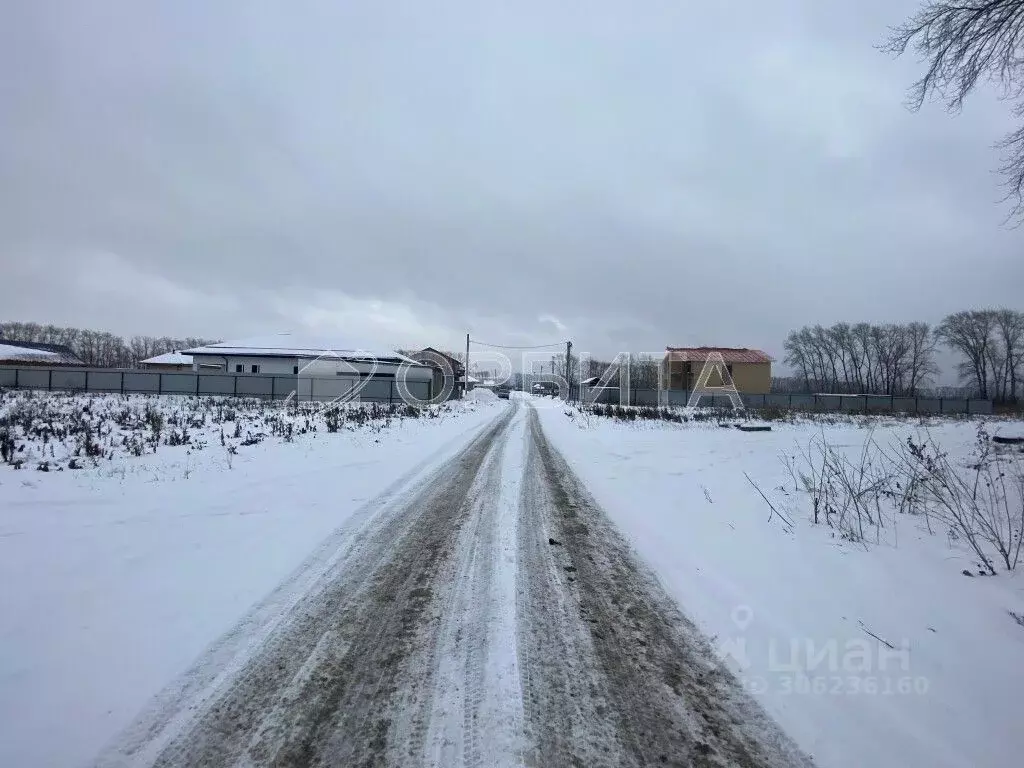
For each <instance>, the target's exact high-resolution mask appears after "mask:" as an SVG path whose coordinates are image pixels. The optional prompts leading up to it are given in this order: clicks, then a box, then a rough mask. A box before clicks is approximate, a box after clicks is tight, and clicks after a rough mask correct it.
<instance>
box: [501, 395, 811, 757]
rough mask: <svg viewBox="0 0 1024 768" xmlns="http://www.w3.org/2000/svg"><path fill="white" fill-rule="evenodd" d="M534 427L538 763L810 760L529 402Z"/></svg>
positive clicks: (528, 532)
mask: <svg viewBox="0 0 1024 768" xmlns="http://www.w3.org/2000/svg"><path fill="white" fill-rule="evenodd" d="M530 435H531V441H530V447H529V457H528V460H527V461H528V463H527V467H528V469H527V473H528V475H529V480H528V481H527V482H525V483H524V496H523V505H522V512H521V520H520V532H521V538H520V541H521V546H522V549H523V553H524V559H525V558H527V557H528V558H529V559H530V560H531V562H530V564H529V567H527V568H521V569H520V578H521V581H522V583H523V585H522V587H521V593H522V594H523V595H524V597H523V602H522V605H523V609H522V610H523V613H524V614H525V615H526V616H527V617H529V618H528V619H527V620H526V621H524V622H523V624H522V625H521V626H520V664H521V667H522V668H523V669H524V670H525V671H526V672H525V674H524V683H523V688H524V695H525V696H526V702H525V707H526V716H527V727H528V730H529V733H530V736H531V742H532V744H533V749H532V750H531V751H530V753H529V754H528V755H527V762H528V764H530V765H537V766H548V765H559V766H561V765H586V766H591V765H608V766H637V767H639V766H648V765H676V766H745V767H748V768H762V767H765V766H768V767H772V768H775V767H781V766H810V765H812V763H811V761H810V759H809V758H807V757H806V756H804V755H803V754H801V753H800V751H799V749H798V748H797V747H796V746H795V744H794V743H793V742H792V740H791V739H789V737H787V736H786V735H785V734H784V733H783V732H782V731H781V729H780V728H779V727H778V726H777V725H776V724H775V723H774V722H773V721H772V720H771V719H770V718H769V717H768V716H767V715H766V714H765V713H764V711H763V710H762V709H761V708H760V707H759V706H758V704H757V703H756V702H755V701H754V700H753V699H752V698H751V697H750V695H749V694H748V693H747V692H745V691H744V690H743V689H742V688H741V686H740V685H739V683H738V682H737V681H736V680H735V678H733V677H732V676H731V675H730V674H729V673H728V672H727V671H726V670H725V668H724V667H723V666H722V665H721V664H720V663H719V661H718V659H717V658H716V657H715V654H714V651H713V650H712V648H711V646H710V644H709V642H708V641H707V639H706V638H704V637H703V636H702V635H701V634H700V632H699V630H698V629H697V628H696V626H694V625H693V623H692V622H690V621H689V620H688V619H686V618H685V617H684V616H683V615H682V613H681V612H680V611H679V609H678V607H677V606H676V605H675V603H674V602H673V601H672V599H671V598H670V597H669V596H668V595H667V594H666V593H665V592H664V590H663V589H662V588H661V586H660V585H659V584H658V582H657V579H656V578H655V576H654V575H653V573H651V572H650V571H649V570H647V569H646V568H645V567H644V566H643V565H642V564H641V563H640V561H639V559H638V558H637V556H636V554H635V553H634V552H633V551H632V549H631V548H630V546H629V545H628V544H627V543H626V541H625V540H624V539H623V538H622V536H621V535H620V534H619V533H618V531H617V530H616V528H615V527H614V525H613V524H612V523H611V521H610V520H609V519H608V517H607V516H606V515H605V514H604V512H603V511H602V510H601V509H600V507H599V506H598V505H597V504H596V502H594V500H593V498H592V497H591V496H590V494H589V493H587V491H586V489H585V488H584V487H583V485H582V483H581V482H580V480H579V479H578V478H577V477H576V475H575V474H574V473H573V472H572V470H571V468H570V467H569V466H568V464H567V463H566V462H565V460H564V459H563V458H562V457H561V455H560V454H558V452H557V451H555V450H554V449H553V448H552V447H551V446H550V445H549V444H548V442H547V440H546V439H545V438H544V435H543V432H542V431H541V428H540V423H539V420H538V418H537V415H536V411H535V410H534V409H533V408H531V409H530ZM637 513H638V514H643V510H642V509H638V510H637ZM548 537H551V538H552V539H554V540H555V541H557V542H558V543H557V544H554V545H552V544H549V542H548ZM545 603H547V605H545ZM552 654H558V656H555V657H552ZM563 655H564V657H562V656H563ZM581 694H582V696H581ZM581 698H583V699H584V700H583V701H581Z"/></svg>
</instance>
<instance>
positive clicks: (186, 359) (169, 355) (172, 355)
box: [141, 352, 192, 365]
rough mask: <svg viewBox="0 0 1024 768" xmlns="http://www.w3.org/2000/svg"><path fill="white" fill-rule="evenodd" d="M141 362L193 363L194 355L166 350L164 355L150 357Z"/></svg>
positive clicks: (151, 363)
mask: <svg viewBox="0 0 1024 768" xmlns="http://www.w3.org/2000/svg"><path fill="white" fill-rule="evenodd" d="M141 362H143V363H145V364H147V365H192V356H191V355H185V354H182V353H181V352H164V353H163V354H162V355H157V356H156V357H150V358H147V359H145V360H142V361H141Z"/></svg>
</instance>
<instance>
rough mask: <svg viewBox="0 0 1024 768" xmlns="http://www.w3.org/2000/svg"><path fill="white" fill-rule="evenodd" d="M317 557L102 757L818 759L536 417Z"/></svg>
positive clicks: (125, 761)
mask: <svg viewBox="0 0 1024 768" xmlns="http://www.w3.org/2000/svg"><path fill="white" fill-rule="evenodd" d="M371 506H372V505H371ZM641 512H642V511H641ZM549 539H554V540H556V541H557V543H555V544H552V543H549ZM332 546H334V547H336V551H335V550H331V547H332ZM324 547H326V549H324ZM311 563H312V565H311V567H310V571H311V572H310V573H303V574H299V575H297V576H296V577H295V578H296V579H298V580H299V582H296V584H298V583H300V582H301V584H302V585H303V587H304V589H305V592H304V593H303V594H299V596H298V597H296V596H295V595H296V594H297V592H296V590H297V586H296V584H292V585H291V586H287V588H286V587H285V586H283V587H282V590H284V591H283V592H282V593H281V595H279V596H278V598H277V599H276V601H275V600H271V601H270V602H269V603H268V604H267V605H264V606H262V607H260V608H259V609H258V610H257V611H256V612H254V614H253V616H252V617H249V618H248V619H247V620H246V621H244V622H242V624H240V625H239V627H238V628H236V630H235V631H234V632H233V633H231V634H230V635H229V638H231V641H230V642H226V641H223V642H221V643H219V644H217V645H215V646H213V648H212V649H211V651H210V654H211V655H210V656H209V657H208V658H206V659H204V660H202V661H201V662H200V664H199V665H198V666H197V670H198V671H193V674H192V675H191V676H186V678H185V682H184V683H179V684H176V685H172V686H171V687H170V688H169V689H168V692H166V693H165V694H164V696H163V697H162V698H160V699H158V702H157V706H156V707H155V708H154V712H153V713H149V714H147V715H146V716H144V717H143V718H141V719H140V721H139V723H138V724H137V725H136V727H135V729H134V730H133V731H132V732H131V733H130V734H129V737H127V738H125V739H123V740H122V741H121V742H120V743H119V744H118V745H116V747H115V748H113V749H112V750H110V751H109V752H108V753H107V754H106V755H105V757H104V760H102V761H101V764H102V765H105V766H108V765H133V766H134V765H146V766H148V765H154V764H155V765H159V766H167V767H168V768H170V767H176V766H193V765H210V766H212V765H216V766H222V765H224V766H227V765H246V766H248V765H252V766H264V765H279V766H286V765H287V766H292V765H303V766H305V765H325V766H327V765H329V766H356V765H360V766H362V765H367V766H368V765H396V766H431V767H432V768H433V767H435V766H458V765H462V766H480V767H481V768H483V767H484V766H486V767H487V768H490V767H491V766H519V765H523V766H545V767H546V766H555V767H556V768H557V767H560V766H588V767H589V766H609V767H611V766H647V765H686V766H725V765H738V766H759V767H760V766H770V767H772V768H776V767H780V766H791V765H810V762H809V761H808V760H807V759H806V758H805V757H804V756H802V755H801V754H800V753H799V752H798V751H797V750H796V748H795V747H794V746H793V745H792V743H791V742H790V740H789V739H788V738H787V737H786V736H785V735H784V734H783V733H782V732H781V731H780V730H779V729H778V728H777V727H776V726H775V725H774V724H773V723H772V722H771V721H770V720H769V719H768V718H767V716H765V715H764V713H763V712H762V711H761V710H760V708H759V707H758V706H757V705H756V703H755V702H753V700H752V699H750V697H749V696H747V695H746V694H745V693H744V692H743V691H742V690H741V689H740V688H739V686H738V684H737V683H736V681H735V680H734V679H733V678H732V677H731V676H730V675H729V674H728V673H727V672H725V671H724V669H723V668H722V666H721V665H720V664H719V663H718V662H717V659H716V658H715V657H714V654H713V652H712V650H711V648H710V646H709V644H708V642H707V641H706V639H704V638H703V637H702V636H701V635H700V633H699V632H698V630H697V629H696V628H695V627H694V626H693V625H692V623H690V622H689V621H687V620H686V619H685V618H684V617H683V615H682V614H681V613H680V611H679V610H678V608H677V607H676V606H675V604H674V603H673V601H672V600H671V599H670V598H669V597H668V596H667V595H666V594H665V593H664V591H663V590H662V589H661V587H660V586H659V585H658V583H657V580H656V579H655V578H654V576H653V575H652V574H651V573H650V572H649V571H647V570H646V569H645V568H644V567H643V566H642V565H641V564H640V563H639V561H638V559H637V558H636V556H635V554H634V553H633V552H632V551H631V550H630V548H629V546H628V545H627V544H626V543H625V541H624V540H623V539H622V537H621V536H620V535H619V534H618V533H617V531H616V530H615V528H614V526H613V525H612V524H611V522H610V521H609V520H608V518H607V517H606V516H605V515H604V513H603V512H602V511H601V509H600V508H599V507H598V506H597V504H596V503H595V502H594V501H593V499H592V498H591V497H590V495H589V494H588V493H587V492H586V490H585V489H584V487H583V486H582V484H581V483H580V481H579V480H578V478H576V476H575V475H574V474H573V473H572V471H571V470H570V468H569V467H568V465H567V464H566V463H565V461H564V459H562V457H561V456H560V455H559V454H558V453H557V451H555V450H554V449H553V448H552V447H551V446H550V445H549V444H548V443H547V441H546V440H545V438H544V435H543V433H542V431H541V429H540V424H539V421H538V419H537V416H536V412H535V411H534V409H533V408H532V407H525V408H524V407H522V405H521V404H516V403H514V404H513V405H512V407H511V408H510V409H508V410H507V411H505V412H504V414H503V415H502V416H501V417H500V418H499V419H497V420H496V421H495V422H494V423H492V424H491V425H490V426H489V427H487V428H485V429H484V430H482V431H481V433H480V434H479V435H478V436H477V437H476V438H475V439H473V440H472V441H471V442H470V443H469V444H468V445H467V446H466V447H465V448H464V449H462V450H461V451H459V452H458V453H457V454H456V455H455V456H454V458H452V459H451V460H450V461H448V462H446V463H445V464H444V465H443V466H441V467H440V468H439V469H437V470H436V471H435V472H432V473H430V474H429V475H428V476H426V477H424V478H420V479H418V480H413V481H408V480H407V481H406V485H404V486H403V485H402V484H398V485H396V486H395V487H394V488H393V489H392V490H391V492H389V495H386V496H385V497H382V498H381V499H380V508H379V509H376V510H373V511H372V512H367V515H366V519H365V520H364V521H363V523H362V525H361V527H358V529H357V531H356V532H354V533H353V532H351V531H350V532H349V533H348V534H347V535H346V536H345V537H343V538H342V539H335V538H332V539H331V540H329V541H328V542H325V544H324V545H323V547H322V551H321V552H319V553H318V554H316V555H315V556H314V558H312V560H311ZM275 609H276V610H278V611H279V613H275V614H273V615H272V616H270V613H272V612H273V611H274V610H275ZM268 612H270V613H268ZM268 616H270V618H267V617H268ZM253 617H257V618H261V620H262V621H263V623H260V622H259V621H257V620H256V618H253ZM250 633H251V636H250ZM238 643H241V644H243V645H244V646H245V647H244V648H243V652H237V653H236V654H235V655H234V656H232V655H231V654H230V653H229V652H228V651H229V650H230V649H231V648H233V647H235V646H234V645H233V644H238ZM246 644H247V645H246ZM235 650H236V651H237V650H238V649H237V648H235Z"/></svg>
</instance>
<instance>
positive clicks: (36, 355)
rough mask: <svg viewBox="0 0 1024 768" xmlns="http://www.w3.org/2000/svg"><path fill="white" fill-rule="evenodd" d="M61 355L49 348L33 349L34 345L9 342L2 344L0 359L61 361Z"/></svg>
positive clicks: (0, 345)
mask: <svg viewBox="0 0 1024 768" xmlns="http://www.w3.org/2000/svg"><path fill="white" fill-rule="evenodd" d="M60 359H61V356H60V355H59V354H57V353H56V352H50V351H49V350H47V349H33V348H32V347H12V346H11V345H9V344H0V360H12V361H18V362H20V361H31V362H34V363H43V362H48V361H51V360H52V361H54V362H59V361H60Z"/></svg>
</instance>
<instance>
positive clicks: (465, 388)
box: [462, 333, 469, 397]
mask: <svg viewBox="0 0 1024 768" xmlns="http://www.w3.org/2000/svg"><path fill="white" fill-rule="evenodd" d="M462 378H463V381H462V396H463V397H466V396H467V395H468V394H469V334H468V333H467V334H466V367H465V373H464V375H463V377H462Z"/></svg>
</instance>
